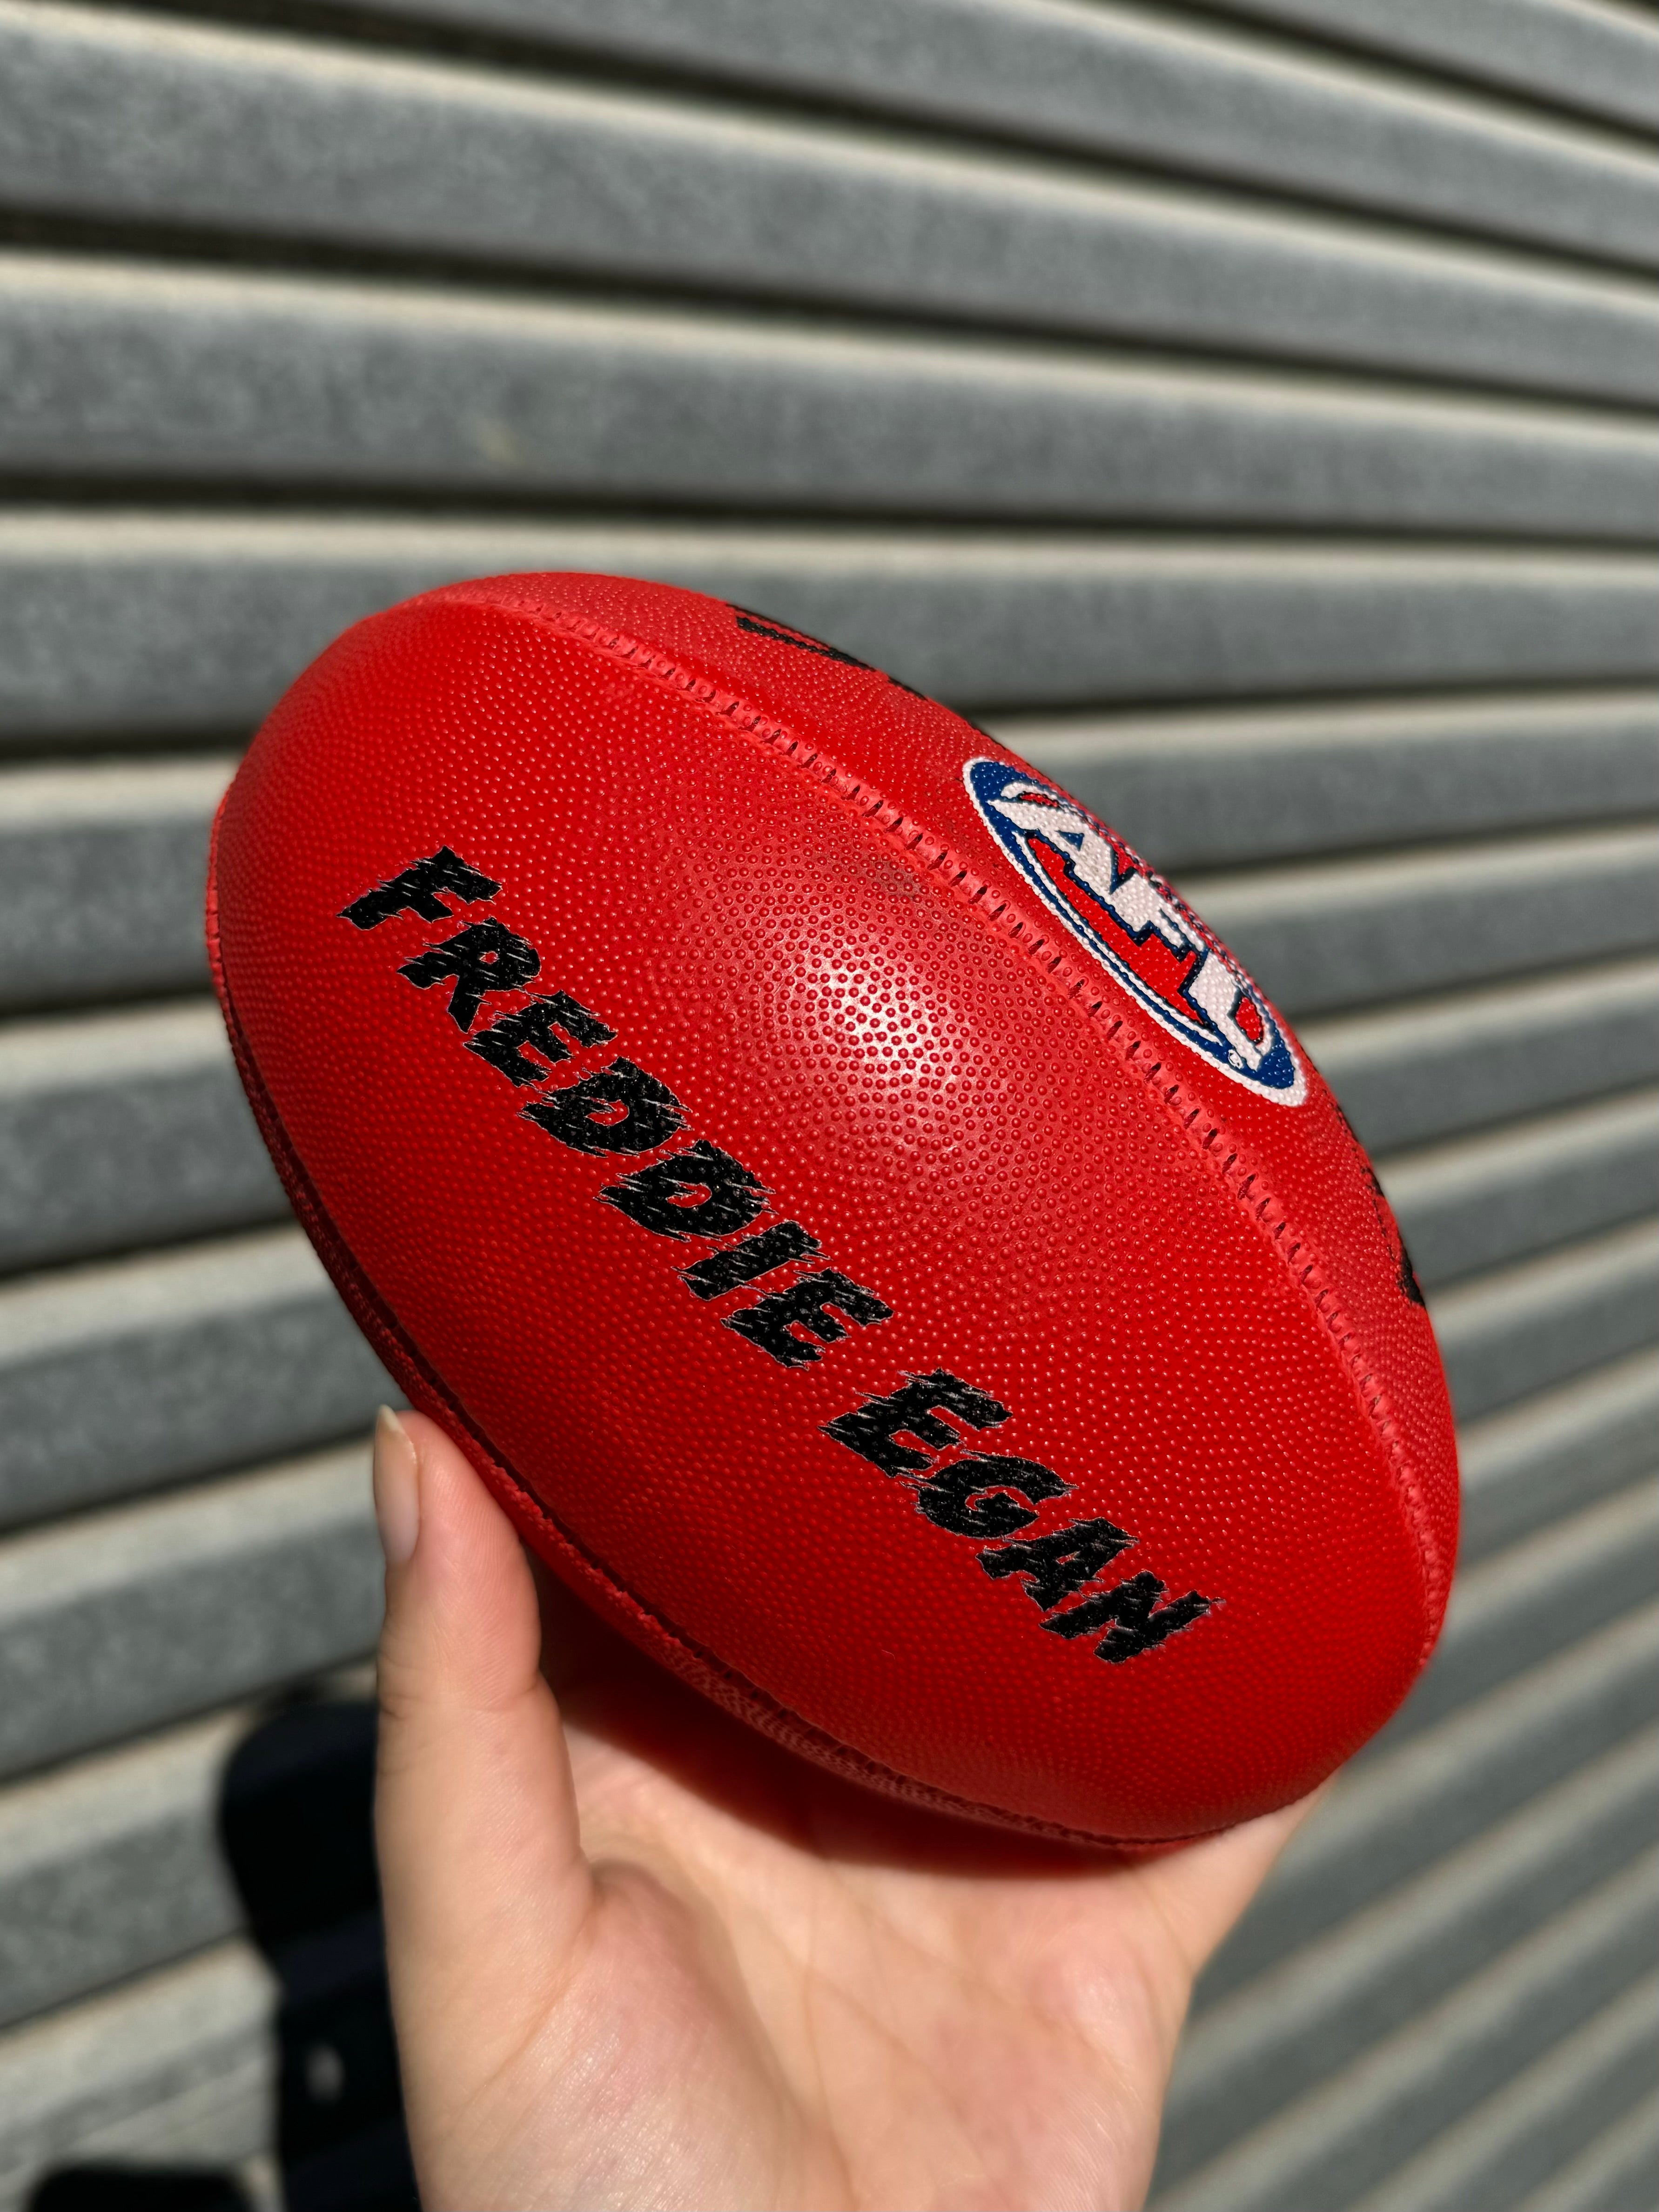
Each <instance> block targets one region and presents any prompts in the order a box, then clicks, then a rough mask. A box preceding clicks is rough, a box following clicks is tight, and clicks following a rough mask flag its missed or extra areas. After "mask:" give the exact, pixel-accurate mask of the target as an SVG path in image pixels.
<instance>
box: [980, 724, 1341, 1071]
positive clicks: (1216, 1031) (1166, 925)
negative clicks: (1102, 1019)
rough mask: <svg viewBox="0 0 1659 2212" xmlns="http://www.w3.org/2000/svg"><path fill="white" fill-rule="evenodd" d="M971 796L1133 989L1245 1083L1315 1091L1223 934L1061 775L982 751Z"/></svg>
mask: <svg viewBox="0 0 1659 2212" xmlns="http://www.w3.org/2000/svg"><path fill="white" fill-rule="evenodd" d="M963 781H965V782H966V784H967V786H968V790H969V795H970V797H971V798H972V799H973V802H974V805H975V807H976V808H977V809H978V811H979V815H980V818H981V821H982V822H983V823H985V826H986V828H987V829H989V830H990V832H991V834H992V836H994V838H995V839H996V841H997V842H998V844H999V845H1000V847H1001V848H1002V850H1003V851H1004V852H1005V853H1006V854H1007V856H1008V858H1009V859H1010V860H1012V862H1013V864H1014V866H1016V867H1017V868H1018V870H1019V872H1020V873H1021V875H1022V876H1024V878H1025V880H1026V882H1027V883H1028V884H1030V886H1031V889H1032V890H1034V891H1035V892H1036V894H1037V896H1038V897H1039V898H1040V899H1042V902H1043V904H1044V905H1045V906H1046V907H1048V909H1049V911H1050V913H1052V914H1054V915H1058V917H1059V918H1060V921H1063V922H1064V923H1065V925H1066V928H1067V929H1069V930H1070V931H1071V933H1072V934H1073V937H1075V938H1076V939H1077V940H1078V942H1079V944H1080V945H1084V946H1085V947H1086V948H1087V950H1088V951H1091V952H1092V953H1093V954H1094V956H1095V957H1096V959H1097V960H1098V961H1099V962H1100V963H1102V965H1103V967H1105V968H1106V969H1108V970H1109V973H1110V974H1111V975H1112V976H1113V977H1114V979H1115V981H1117V982H1119V983H1121V985H1122V987H1123V988H1124V989H1125V990H1126V991H1127V992H1128V994H1129V995H1130V996H1131V998H1133V1000H1135V1001H1136V1002H1137V1003H1138V1004H1139V1006H1143V1007H1145V1009H1146V1012H1148V1013H1149V1014H1150V1015H1151V1016H1152V1018H1153V1020H1154V1021H1156V1022H1158V1023H1159V1024H1161V1025H1162V1026H1163V1027H1164V1029H1166V1030H1169V1032H1170V1035H1171V1036H1177V1037H1179V1038H1180V1039H1181V1042H1182V1044H1185V1045H1190V1046H1191V1048H1192V1049H1193V1050H1194V1052H1201V1053H1202V1054H1203V1055H1204V1057H1205V1058H1206V1060H1212V1061H1213V1062H1214V1064H1215V1066H1218V1068H1220V1070H1221V1071H1222V1073H1224V1074H1225V1075H1227V1076H1230V1077H1231V1079H1232V1080H1233V1081H1234V1082H1235V1083H1243V1084H1246V1085H1249V1088H1250V1089H1251V1090H1252V1091H1260V1092H1261V1093H1262V1095H1263V1096H1264V1097H1268V1098H1276V1099H1277V1100H1278V1101H1279V1103H1280V1104H1281V1105H1283V1106H1298V1105H1300V1104H1301V1103H1302V1101H1303V1099H1304V1098H1305V1097H1307V1094H1308V1085H1307V1078H1306V1076H1305V1075H1304V1073H1303V1068H1302V1064H1301V1062H1300V1060H1298V1059H1297V1054H1296V1048H1295V1047H1294V1046H1293V1045H1292V1044H1291V1040H1290V1038H1289V1037H1288V1036H1286V1035H1285V1030H1283V1028H1282V1027H1281V1026H1280V1024H1279V1020H1278V1018H1277V1017H1276V1016H1275V1015H1274V1013H1273V1009H1272V1007H1271V1006H1268V1004H1267V1000H1265V999H1264V998H1263V997H1262V995H1261V993H1260V991H1258V990H1257V989H1256V987H1255V984H1254V983H1252V982H1251V981H1250V979H1249V976H1248V975H1246V974H1245V973H1244V970H1243V969H1242V968H1241V967H1240V966H1239V964H1238V963H1237V960H1235V959H1234V958H1233V956H1232V954H1231V952H1229V951H1228V950H1227V948H1226V946H1225V945H1223V944H1222V942H1221V940H1220V939H1219V938H1218V937H1216V936H1215V935H1213V934H1212V932H1211V931H1209V930H1208V929H1206V927H1205V926H1204V924H1203V923H1202V922H1201V921H1200V920H1199V918H1198V916H1197V915H1195V914H1194V912H1193V910H1192V908H1190V907H1189V906H1188V904H1187V902H1186V901H1185V900H1184V899H1182V897H1181V896H1179V894H1178V893H1176V891H1174V890H1171V889H1170V885H1169V884H1166V883H1165V882H1164V878H1162V877H1161V876H1158V875H1155V874H1154V873H1153V872H1152V870H1151V869H1150V868H1149V867H1148V866H1146V862H1145V861H1144V860H1142V859H1141V858H1140V856H1139V854H1138V853H1136V852H1135V851H1133V848H1131V847H1129V846H1127V845H1126V844H1125V843H1124V842H1123V840H1122V838H1121V837H1120V836H1118V835H1117V834H1116V832H1115V830H1112V829H1108V828H1107V826H1106V824H1105V823H1103V822H1100V821H1097V819H1096V817H1094V816H1093V815H1092V814H1091V813H1090V812H1089V811H1088V810H1087V808H1086V807H1082V806H1079V805H1078V803H1077V801H1076V800H1075V799H1071V798H1068V797H1067V796H1066V793H1064V792H1063V791H1061V790H1060V787H1058V785H1055V784H1052V783H1050V782H1048V780H1047V779H1046V777H1043V776H1040V775H1036V774H1035V773H1034V771H1033V770H1031V769H1028V768H1013V767H1011V766H1010V765H1009V763H1007V762H1006V761H994V760H986V759H983V758H981V759H978V760H970V761H969V763H968V764H967V766H966V767H965V768H964V769H963Z"/></svg>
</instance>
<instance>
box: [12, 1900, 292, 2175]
mask: <svg viewBox="0 0 1659 2212" xmlns="http://www.w3.org/2000/svg"><path fill="white" fill-rule="evenodd" d="M274 1996H275V1989H274V1985H273V1983H272V1979H271V1977H270V1973H269V1972H267V1970H266V1969H265V1967H264V1966H263V1965H262V1964H261V1962H260V1961H259V1960H258V1957H257V1956H256V1954H254V1952H253V1951H252V1948H251V1947H250V1946H248V1945H246V1944H245V1943H241V1942H232V1943H226V1944H222V1945H220V1946H218V1947H217V1948H215V1949H213V1950H210V1951H208V1952H204V1954H201V1955H200V1956H199V1957H197V1958H195V1959H191V1960H187V1961H185V1963H184V1964H183V1965H181V1966H170V1967H167V1968H166V1969H164V1970H163V1971H162V1972H160V1973H156V1974H150V1975H146V1976H144V1977H143V1979H141V1980H139V1981H137V1982H133V1983H131V1984H128V1986H127V1987H125V1988H124V1989H120V1990H114V1991H112V1992H111V1993H109V1994H108V1995H106V1996H100V1997H96V1998H94V1999H93V2000H91V2001H90V2002H88V2003H85V2004H81V2005H76V2006H72V2007H70V2008H68V2009H67V2010H65V2011H64V2012H61V2013H58V2014H57V2015H53V2016H52V2017H49V2018H47V2019H46V2020H42V2021H31V2022H29V2023H27V2025H25V2026H23V2027H15V2028H12V2029H10V2030H9V2032H8V2033H5V2034H3V2035H0V2205H3V2206H5V2207H6V2208H7V2212H10V2208H11V2207H13V2206H21V2204H22V2203H23V2201H24V2199H25V2197H27V2195H28V2193H29V2191H30V2190H31V2189H32V2188H33V2185H34V2184H35V2183H36V2182H37V2181H38V2180H39V2179H40V2176H41V2174H42V2173H43V2172H48V2171H50V2170H51V2169H52V2168H53V2167H55V2166H59V2165H62V2164H65V2163H69V2162H76V2163H79V2162H81V2161H82V2160H100V2159H106V2160H136V2161H138V2162H143V2163H146V2164H151V2165H168V2164H181V2163H183V2164H192V2165H218V2164H222V2163H224V2162H226V2161H228V2160H236V2159H240V2158H245V2157H246V2156H248V2155H249V2154H252V2153H254V2152H257V2151H259V2150H262V2149H263V2148H264V2146H265V2144H266V2142H268V2140H269V2136H270V2100H271V2094H272V2091H273V2089H274V2087H275V2065H274V2058H275V2053H274V2051H273V2049H272V2039H271V2033H270V2014H271V2008H272V2003H273V2000H274Z"/></svg>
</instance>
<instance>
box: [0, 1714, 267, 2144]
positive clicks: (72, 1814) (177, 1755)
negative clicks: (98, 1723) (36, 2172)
mask: <svg viewBox="0 0 1659 2212" xmlns="http://www.w3.org/2000/svg"><path fill="white" fill-rule="evenodd" d="M252 1724H253V1716H252V1714H251V1713H249V1712H246V1711H234V1712H229V1713H218V1714H216V1715H215V1716H214V1717H212V1718H211V1719H210V1720H206V1721H198V1722H195V1723H191V1724H190V1725H189V1726H187V1727H185V1728H180V1729H173V1730H171V1731H170V1732H169V1733H168V1734H167V1735H161V1736H156V1737H153V1738H151V1739H149V1741H145V1742H142V1743H137V1744H129V1745H125V1746H124V1747H122V1748H121V1749H120V1750H118V1751H115V1752H107V1753H99V1754H97V1755H95V1756H94V1757H93V1758H90V1759H82V1760H80V1761H79V1762H77V1763H76V1764H75V1765H71V1766H68V1767H64V1768H60V1769H59V1770H58V1771H56V1772H54V1773H52V1774H48V1775H45V1776H43V1777H41V1778H39V1779H37V1780H34V1781H30V1782H24V1783H21V1784H14V1785H13V1787H11V1788H10V1789H9V1790H0V2021H3V2022H6V2023H9V2022H11V2021H17V2020H24V2019H27V2018H29V2017H30V2016H31V2015H33V2014H36V2013H41V2012H45V2011H46V2010H47V2009H48V2008H53V2007H56V2006H58V2005H61V2004H64V2003H66V2002H69V2001H70V2000H71V1999H73V1998H76V1997H78V1996H84V1995H85V1994H86V1993H87V1992H88V1990H96V1989H101V1988H106V1987H108V1986H109V1985H110V1984H112V1983H115V1982H118V1981H122V1980H125V1978H127V1977H128V1976H130V1975H132V1974H137V1973H142V1972H147V1971H149V1969H151V1968H153V1967H155V1966H161V1965H165V1964H166V1963H167V1960H172V1959H177V1958H181V1957H183V1956H184V1955H185V1954H187V1953H189V1952H191V1951H197V1950H200V1949H201V1948H203V1946H204V1945H205V1944H208V1943H212V1942H218V1941H219V1940H220V1939H221V1938H222V1937H223V1936H228V1935H229V1934H230V1933H231V1932H232V1930H233V1929H235V1928H237V1927H238V1926H239V1925H240V1921H241V1917H242V1915H241V1908H240V1904H239V1901H238V1899H237V1897H236V1893H235V1890H234V1886H233V1884H232V1881H231V1878H230V1875H229V1873H228V1869H227V1867H226V1863H225V1857H224V1853H223V1850H222V1847H221V1844H220V1841H219V1836H218V1830H217V1821H216V1808H217V1803H218V1797H219V1792H220V1788H221V1784H222V1778H223V1773H224V1769H225V1763H226V1761H227V1760H228V1759H229V1757H230V1755H231V1753H232V1752H233V1751H234V1748H235V1747H236V1745H237V1744H238V1743H239V1742H240V1741H241V1739H242V1737H243V1736H244V1735H246V1734H247V1732H248V1730H249V1729H250V1728H251V1727H252ZM0 2049H3V2044H0ZM0 2075H3V2062H0ZM0 2128H3V2122H0ZM3 2140H4V2138H3V2134H0V2143H3ZM0 2160H3V2152H0Z"/></svg>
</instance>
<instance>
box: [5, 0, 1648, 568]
mask: <svg viewBox="0 0 1659 2212" xmlns="http://www.w3.org/2000/svg"><path fill="white" fill-rule="evenodd" d="M0 6H3V0H0ZM1656 173H1659V167H1656ZM1655 230H1656V235H1659V205H1656V212H1655ZM0 329H3V337H0V471H11V472H13V473H15V474H16V475H19V476H21V477H27V478H34V477H48V478H52V479H57V478H68V479H71V480H76V479H82V478H87V477H94V478H105V479H108V478H113V479H114V480H115V481H116V482H117V483H119V482H121V481H122V480H124V479H126V480H135V481H138V482H143V481H144V480H146V479H160V480H168V481H174V482H178V483H198V482H208V483H213V482H216V481H217V480H220V479H224V480H228V481H229V482H230V483H237V484H242V485H246V486H258V485H265V484H277V485H299V486H303V487H309V488H313V489H314V488H316V487H319V486H327V487H330V488H331V489H332V488H337V489H338V490H339V491H340V492H341V493H342V494H347V493H353V492H356V493H359V494H361V493H362V492H363V491H365V490H367V491H369V492H373V491H374V490H375V489H394V488H395V489H397V490H398V493H399V495H401V496H404V497H407V496H408V495H410V493H411V492H412V491H414V490H416V489H428V490H437V491H443V492H447V493H450V494H453V493H456V492H459V491H471V492H474V493H476V494H477V495H479V496H480V497H483V498H488V497H491V496H495V497H501V496H502V495H507V496H509V497H511V498H512V499H513V500H514V501H518V502H520V503H521V502H523V501H526V499H528V498H529V497H530V496H531V495H540V496H542V497H543V498H544V499H546V498H557V499H561V500H568V501H587V502H589V503H599V504H605V503H609V502H611V501H617V502H620V503H623V504H624V505H625V504H628V503H629V502H633V503H635V504H637V503H639V502H640V501H646V502H648V503H650V504H653V505H658V506H673V505H675V504H681V505H695V504H697V503H702V502H711V501H712V502H713V503H714V504H715V505H716V506H717V507H722V508H727V509H730V508H732V507H757V508H766V507H785V508H799V507H814V506H816V507H821V508H823V509H825V510H827V511H829V512H832V513H836V512H839V513H848V512H851V513H857V512H859V511H860V510H863V511H865V512H870V511H875V512H888V513H902V512H904V511H906V510H909V511H911V512H914V513H923V514H932V515H940V514H963V515H967V516H969V517H973V516H981V517H983V516H995V515H1000V514H1006V515H1011V516H1012V517H1014V518H1016V519H1018V520H1021V521H1028V522H1029V521H1034V520H1040V519H1052V520H1067V521H1078V520H1097V521H1098V520H1112V519H1114V518H1121V517H1127V518H1129V519H1131V520H1152V521H1158V522H1171V521H1173V522H1182V523H1187V524H1194V523H1197V524H1200V525H1203V524H1216V523H1222V524H1227V525H1238V526H1257V525H1268V526H1285V525H1298V526H1316V527H1317V526H1324V527H1334V528H1339V529H1342V530H1345V531H1355V530H1364V529H1366V528H1372V527H1375V528H1381V529H1400V530H1425V529H1429V530H1446V531H1453V532H1462V533H1464V534H1466V535H1468V534H1474V533H1483V532H1508V533H1512V534H1516V535H1520V536H1530V537H1534V538H1547V537H1573V536H1578V537H1588V538H1595V539H1614V538H1629V539H1633V540H1637V541H1645V542H1652V541H1653V540H1655V539H1656V538H1659V429H1655V428H1649V427H1648V426H1646V425H1645V424H1640V423H1638V422H1632V421H1631V420H1630V419H1628V418H1625V419H1620V417H1618V416H1601V417H1597V416H1594V415H1591V414H1588V413H1585V412H1583V411H1571V410H1566V409H1564V408H1559V407H1547V408H1546V407H1537V406H1534V407H1527V406H1522V405H1518V404H1514V403H1504V404H1492V403H1491V402H1486V403H1484V404H1482V403H1476V402H1474V401H1473V400H1468V399H1453V398H1424V397H1421V396H1418V395H1414V394H1409V393H1401V392H1389V390H1387V389H1384V390H1382V391H1378V390H1376V389H1375V388H1371V389H1369V390H1368V389H1367V388H1366V387H1364V386H1355V385H1346V386H1345V385H1342V384H1339V383H1335V382H1334V381H1332V380H1317V379H1313V378H1310V377H1306V376H1301V377H1295V378H1285V377H1282V376H1281V377H1277V378H1275V377H1273V376H1267V375H1263V374H1259V373H1258V374H1240V373H1238V372H1233V373H1231V374H1221V373H1219V372H1218V371H1216V370H1214V369H1206V368H1200V367H1183V366H1182V365H1179V364H1171V363H1159V362H1137V361H1135V360H1133V359H1130V360H1127V361H1124V360H1119V361H1112V360H1104V361H1091V360H1090V359H1089V358H1088V357H1087V356H1085V355H1082V354H1079V353H1078V352H1076V351H1069V352H1063V351H1060V349H1055V348H1053V347H1036V346H1029V345H1028V346H1025V347H1014V346H1011V345H1008V344H1006V343H1004V344H996V343H985V342H983V341H978V342H975V343H970V344H964V343H963V341H962V339H961V338H960V337H957V338H954V339H951V340H950V341H945V340H944V339H940V338H933V339H924V338H917V337H903V338H896V337H893V336H891V335H890V334H874V333H872V334H868V335H855V334H853V333H850V332H848V331H843V330H840V329H818V330H812V329H810V328H808V329H799V328H789V329H786V328H779V327H768V326H766V325H763V324H757V323H756V322H755V321H753V320H752V319H733V318H732V317H730V316H727V317H724V318H715V317H713V316H710V315H708V314H697V315H692V314H688V313H684V312H672V313H665V312H663V311H661V310H649V309H644V308H641V307H622V306H614V307H613V306H605V305H604V304H596V303H592V302H584V303H566V304H559V303H555V302H551V301H512V300H503V299H492V298H489V297H476V296H475V297H468V296H466V295H457V294H456V292H455V291H454V289H453V288H446V289H437V288H435V287H430V286H428V287H422V288H416V287H413V286H410V285H393V284H386V283H376V284H368V283H362V282H347V281H342V280H341V279H339V278H337V277H329V276H319V275H317V274H316V273H314V272H312V273H308V274H307V275H306V276H303V277H301V276H270V275H268V274H265V273H263V272H250V271H245V270H243V271H236V272H234V273H233V272H227V271H209V270H189V269H180V268H179V267H177V266H172V265H167V264H159V265H156V266H153V267H149V268H146V267H143V266H142V265H139V264H134V263H132V262H130V261H110V260H105V259H98V260H89V259H85V258H74V259H70V258H64V257H59V256H45V255H40V254H37V253H27V252H24V253H18V252H14V253H10V254H7V253H4V252H0Z"/></svg>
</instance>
